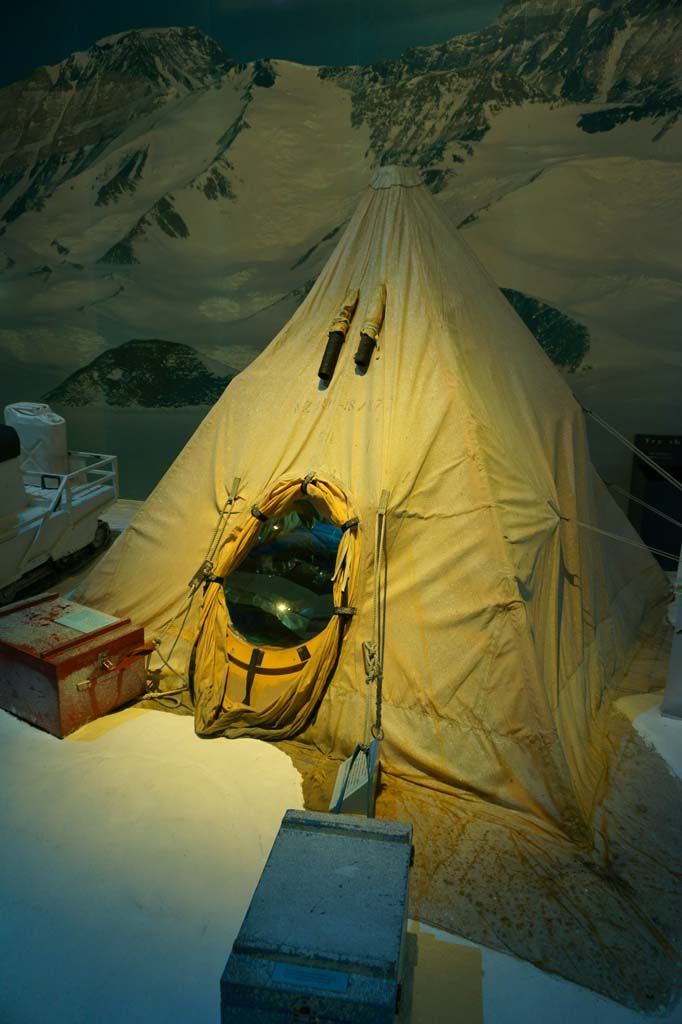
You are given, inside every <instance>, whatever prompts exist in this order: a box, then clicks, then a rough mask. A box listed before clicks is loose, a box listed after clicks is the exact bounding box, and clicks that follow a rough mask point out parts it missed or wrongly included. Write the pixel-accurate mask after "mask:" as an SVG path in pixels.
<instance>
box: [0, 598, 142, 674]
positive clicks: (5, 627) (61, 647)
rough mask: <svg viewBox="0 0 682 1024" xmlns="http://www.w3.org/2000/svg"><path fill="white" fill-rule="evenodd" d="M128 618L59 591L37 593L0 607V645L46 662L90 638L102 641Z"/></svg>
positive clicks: (86, 643) (85, 643) (57, 657)
mask: <svg viewBox="0 0 682 1024" xmlns="http://www.w3.org/2000/svg"><path fill="white" fill-rule="evenodd" d="M129 624H130V619H119V618H116V617H115V616H113V615H105V614H104V613H103V612H100V611H97V610H96V609H94V608H87V607H86V606H85V605H81V604H78V603H77V602H76V601H71V600H69V599H68V598H66V597H61V596H60V595H59V594H40V595H39V596H38V597H33V598H29V599H28V600H26V601H19V602H17V603H16V604H12V605H8V606H7V607H6V608H0V645H5V646H8V647H13V648H15V649H17V650H20V651H24V652H25V653H26V654H30V655H32V656H33V657H36V658H41V659H44V660H47V661H53V660H60V655H63V654H66V653H67V652H68V653H69V654H73V653H75V651H76V649H77V648H82V647H83V646H85V645H87V646H90V645H91V644H92V642H93V641H96V640H100V638H101V641H102V642H104V643H106V641H107V640H108V639H110V638H111V634H113V633H118V632H120V630H121V627H122V626H128V625H129Z"/></svg>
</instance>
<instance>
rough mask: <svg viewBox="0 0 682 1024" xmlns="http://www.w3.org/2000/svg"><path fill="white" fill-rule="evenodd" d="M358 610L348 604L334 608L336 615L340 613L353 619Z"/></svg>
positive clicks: (343, 616)
mask: <svg viewBox="0 0 682 1024" xmlns="http://www.w3.org/2000/svg"><path fill="white" fill-rule="evenodd" d="M356 612H357V608H350V607H346V606H343V607H339V608H335V609H334V615H338V616H339V617H340V618H342V619H352V618H353V616H354V615H355V613H356Z"/></svg>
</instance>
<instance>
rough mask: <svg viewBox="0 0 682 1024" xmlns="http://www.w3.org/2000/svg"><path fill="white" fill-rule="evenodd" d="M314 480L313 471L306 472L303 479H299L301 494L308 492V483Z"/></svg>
mask: <svg viewBox="0 0 682 1024" xmlns="http://www.w3.org/2000/svg"><path fill="white" fill-rule="evenodd" d="M314 482H315V474H314V473H307V474H306V476H304V478H303V480H302V481H301V491H302V493H303V494H307V493H308V484H312V483H314Z"/></svg>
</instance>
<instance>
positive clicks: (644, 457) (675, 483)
mask: <svg viewBox="0 0 682 1024" xmlns="http://www.w3.org/2000/svg"><path fill="white" fill-rule="evenodd" d="M582 408H583V411H584V412H585V413H586V414H587V415H588V416H591V417H592V419H593V420H594V421H595V423H598V424H599V425H600V426H601V427H603V428H604V430H607V431H608V432H609V434H612V435H613V436H614V437H617V438H618V440H619V441H622V443H623V444H624V445H625V447H626V448H629V449H630V451H631V452H634V453H635V455H638V456H639V458H640V459H641V460H642V461H643V462H646V464H647V466H651V468H652V469H655V470H656V472H657V473H659V474H660V475H661V476H662V477H663V479H664V480H667V481H668V483H669V484H672V485H673V487H675V488H676V489H677V490H678V491H681V492H682V483H680V482H679V480H676V479H675V477H674V476H671V475H670V473H668V472H667V470H665V469H663V468H662V467H661V466H659V464H658V463H657V462H654V460H653V459H650V458H649V456H648V455H647V454H646V452H643V451H642V449H641V448H638V447H637V445H634V444H633V443H632V441H628V439H627V437H623V435H622V434H621V433H620V432H619V431H618V430H616V428H615V427H612V426H611V424H610V423H607V422H606V420H604V419H602V417H601V416H599V415H598V414H597V413H596V412H592V410H591V409H586V408H585V406H583V407H582Z"/></svg>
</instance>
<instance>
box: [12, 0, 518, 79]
mask: <svg viewBox="0 0 682 1024" xmlns="http://www.w3.org/2000/svg"><path fill="white" fill-rule="evenodd" d="M502 6H503V0H193V2H191V0H119V2H118V3H117V2H116V0H88V2H85V0H81V2H78V3H77V2H75V0H51V2H47V0H14V2H12V3H10V4H7V5H6V6H5V8H4V10H3V18H2V21H3V25H2V43H1V44H0V53H1V54H2V61H1V63H0V85H6V84H7V83H8V82H13V81H16V80H17V79H19V78H25V77H26V76H27V75H28V74H29V73H30V72H31V71H32V70H33V68H35V67H38V65H40V64H56V63H57V62H58V61H60V60H63V59H64V57H66V56H68V54H69V53H72V52H73V51H74V50H85V49H87V48H88V47H89V46H91V45H92V44H93V43H94V42H95V40H97V39H101V38H102V36H107V35H112V34H113V33H115V32H123V31H125V30H126V29H130V28H148V27H159V26H164V25H196V26H198V27H199V28H201V29H203V30H204V31H205V32H208V34H209V35H211V36H213V38H214V39H217V40H218V42H220V43H222V45H223V46H224V47H225V49H226V50H227V51H228V53H230V54H231V55H232V56H234V57H237V58H240V59H242V60H252V59H253V58H255V57H281V58H284V59H287V60H295V61H300V62H302V63H305V64H369V63H371V62H372V61H375V60H380V59H381V58H382V57H396V56H398V55H399V54H400V53H402V52H403V51H404V50H406V49H407V48H408V47H410V46H418V45H422V44H429V43H437V42H442V41H443V40H445V39H448V38H450V37H451V36H454V35H458V34H461V33H463V32H473V31H475V30H476V29H478V28H481V27H482V26H483V25H486V24H488V23H489V22H490V21H492V20H493V19H494V18H495V17H496V15H497V14H498V13H499V11H500V10H501V8H502Z"/></svg>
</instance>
